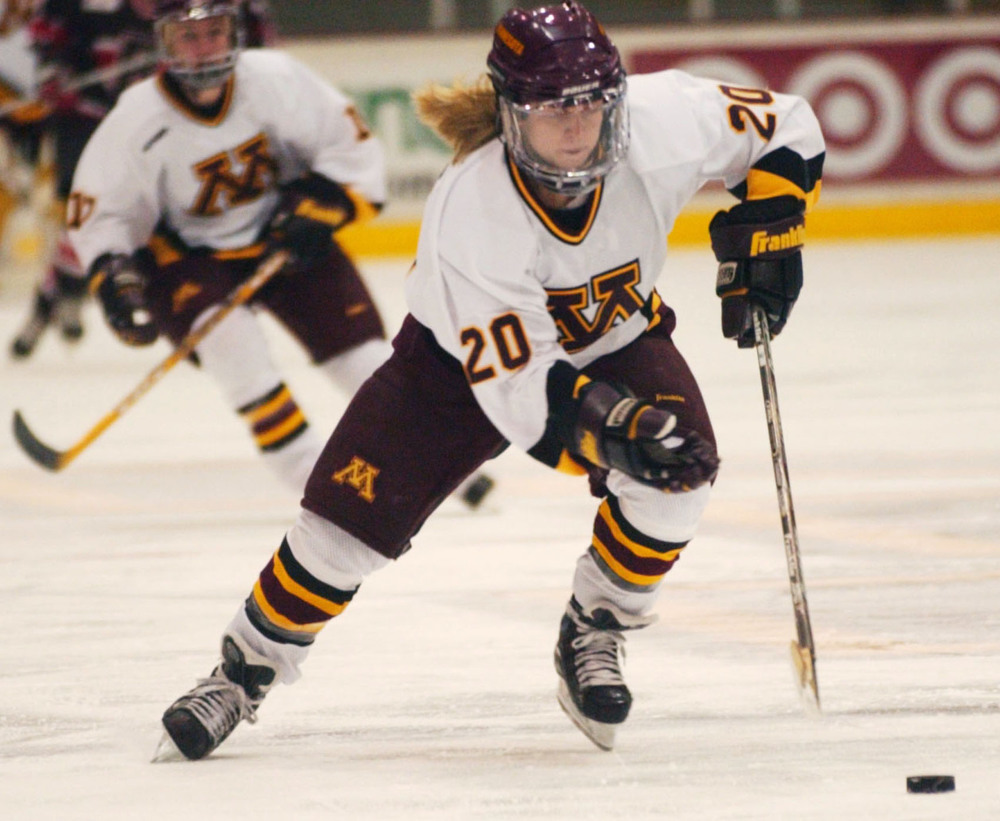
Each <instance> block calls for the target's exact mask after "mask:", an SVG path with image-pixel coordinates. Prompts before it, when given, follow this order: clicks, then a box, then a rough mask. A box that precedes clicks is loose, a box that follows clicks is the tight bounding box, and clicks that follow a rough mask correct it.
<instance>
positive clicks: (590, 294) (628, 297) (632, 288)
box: [546, 259, 643, 353]
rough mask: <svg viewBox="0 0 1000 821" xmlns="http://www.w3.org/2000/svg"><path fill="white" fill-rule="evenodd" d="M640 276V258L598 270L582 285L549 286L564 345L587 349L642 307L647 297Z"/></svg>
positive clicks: (551, 310) (553, 314)
mask: <svg viewBox="0 0 1000 821" xmlns="http://www.w3.org/2000/svg"><path fill="white" fill-rule="evenodd" d="M639 278H640V273H639V260H637V259H636V260H633V261H632V262H630V263H628V264H627V265H623V266H622V267H620V268H615V269H614V270H612V271H606V272H605V273H603V274H597V275H596V276H594V277H592V278H591V280H590V282H589V283H587V284H586V285H581V286H580V287H579V288H568V289H566V290H552V291H550V290H547V291H546V293H548V296H549V299H548V308H549V315H550V316H551V317H552V321H553V322H555V323H556V327H557V328H558V329H559V343H560V344H561V345H562V346H563V349H564V350H565V351H566V352H567V353H574V352H575V351H579V350H583V349H584V348H586V347H587V346H588V345H591V344H592V343H594V342H595V341H597V340H598V339H600V337H602V336H603V335H604V334H606V333H607V332H608V331H609V330H611V328H612V327H614V325H615V324H617V323H618V322H624V321H625V320H627V319H628V318H629V317H630V316H632V314H634V313H635V312H636V311H638V310H639V309H640V308H642V306H643V298H642V296H641V295H640V294H639V292H638V291H637V290H636V286H637V285H638V284H639ZM588 317H592V318H591V319H588Z"/></svg>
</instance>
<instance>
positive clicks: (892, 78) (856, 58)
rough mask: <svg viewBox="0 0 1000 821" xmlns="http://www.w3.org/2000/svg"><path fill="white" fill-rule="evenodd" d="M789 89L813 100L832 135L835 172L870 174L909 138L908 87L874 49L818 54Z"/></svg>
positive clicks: (831, 169) (829, 143)
mask: <svg viewBox="0 0 1000 821" xmlns="http://www.w3.org/2000/svg"><path fill="white" fill-rule="evenodd" d="M787 90H788V91H789V92H791V93H792V94H800V95H801V96H803V97H805V98H806V99H807V100H809V101H810V103H811V104H812V105H813V108H814V109H815V111H816V115H817V116H818V117H819V119H820V124H821V125H822V126H823V131H824V134H826V137H827V159H826V162H827V170H828V171H829V173H830V175H831V176H837V177H848V178H849V177H865V176H869V175H871V174H873V173H875V172H877V171H879V170H881V169H882V168H883V167H884V166H886V165H887V164H888V163H889V162H890V161H891V160H892V158H893V157H894V156H895V155H896V153H897V151H898V150H899V147H900V146H901V145H902V143H903V141H904V140H905V139H906V124H907V117H906V112H907V101H906V90H905V89H904V88H903V86H902V84H901V83H900V81H899V80H898V79H897V78H896V75H895V74H894V73H893V71H892V69H890V68H889V67H888V66H886V65H885V64H884V63H883V62H882V61H881V60H878V59H876V58H875V57H872V56H870V55H868V54H863V53H861V52H857V51H847V52H838V53H834V54H825V55H822V56H820V57H816V58H814V59H812V60H810V61H809V62H808V63H806V64H805V65H804V66H803V67H802V68H801V69H800V70H799V71H798V72H796V73H795V74H794V75H793V76H792V78H791V80H790V81H789V83H788V89H787Z"/></svg>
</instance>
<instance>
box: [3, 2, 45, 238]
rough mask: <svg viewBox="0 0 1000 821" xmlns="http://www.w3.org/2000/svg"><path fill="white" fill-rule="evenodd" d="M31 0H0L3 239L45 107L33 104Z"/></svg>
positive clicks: (34, 152)
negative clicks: (29, 27) (29, 30)
mask: <svg viewBox="0 0 1000 821" xmlns="http://www.w3.org/2000/svg"><path fill="white" fill-rule="evenodd" d="M30 15H31V6H30V3H29V2H28V0H0V111H2V112H3V113H2V114H0V242H2V241H3V237H4V228H5V225H6V223H7V220H8V218H9V217H10V216H11V214H12V213H13V212H14V211H15V210H16V209H17V208H18V206H19V205H20V203H21V202H22V201H24V200H26V199H28V188H29V186H30V178H31V176H32V174H31V167H32V166H34V165H35V164H36V160H37V157H38V147H39V138H40V128H39V127H38V121H39V120H40V119H41V118H42V117H44V115H45V111H44V107H43V106H39V105H37V104H32V98H33V96H34V90H35V56H34V53H33V51H32V48H31V40H30V37H29V35H28V26H27V22H28V18H29V17H30Z"/></svg>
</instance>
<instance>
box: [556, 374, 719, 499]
mask: <svg viewBox="0 0 1000 821" xmlns="http://www.w3.org/2000/svg"><path fill="white" fill-rule="evenodd" d="M573 428H574V430H573V438H574V443H573V444H574V448H573V449H574V450H575V451H576V452H577V453H579V454H580V455H581V456H583V457H584V458H586V459H587V460H588V461H590V462H593V463H594V464H598V465H601V466H602V467H608V468H615V469H617V470H620V471H622V472H624V473H627V474H628V475H629V476H632V477H634V478H636V479H639V480H641V481H643V482H647V483H648V484H652V485H656V486H657V487H662V488H666V489H667V490H670V491H672V492H675V493H676V492H680V491H685V490H694V488H696V487H699V486H700V485H703V484H705V483H706V482H711V481H713V480H714V479H715V476H716V474H717V473H718V471H719V457H718V456H717V455H716V453H715V448H714V447H712V445H711V444H709V443H708V442H706V441H705V440H704V439H703V438H702V437H701V436H700V435H699V434H697V433H695V432H694V431H687V432H685V431H681V430H679V429H678V428H677V417H675V416H674V415H673V414H672V413H668V412H667V411H665V410H662V409H661V408H657V407H655V406H653V405H651V404H650V403H649V402H646V401H644V400H642V399H634V398H632V397H628V396H624V395H623V394H622V393H620V392H619V391H618V390H616V389H615V388H613V387H612V386H611V385H609V384H607V383H606V382H591V383H590V384H588V385H586V386H585V387H584V388H583V390H582V391H581V398H580V405H579V410H578V413H577V416H576V423H575V425H574V426H573Z"/></svg>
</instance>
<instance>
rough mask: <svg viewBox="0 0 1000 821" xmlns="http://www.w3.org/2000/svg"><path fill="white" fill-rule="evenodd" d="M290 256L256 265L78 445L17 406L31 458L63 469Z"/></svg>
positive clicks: (18, 427) (18, 433)
mask: <svg viewBox="0 0 1000 821" xmlns="http://www.w3.org/2000/svg"><path fill="white" fill-rule="evenodd" d="M288 258H289V254H288V252H287V251H278V252H276V253H274V254H272V255H271V256H269V257H268V258H267V259H265V260H264V261H263V262H261V264H260V265H258V266H257V270H256V271H254V273H253V276H251V277H250V278H249V279H248V280H246V281H245V282H243V283H242V284H241V285H238V286H237V287H236V288H234V289H233V290H232V291H230V292H229V295H228V296H227V297H226V298H225V299H224V300H223V301H222V302H221V303H220V304H219V308H218V310H216V311H215V313H213V314H212V315H211V316H210V317H209V318H208V319H207V320H206V321H205V323H204V324H203V325H201V326H199V327H198V329H197V330H194V331H191V333H189V334H188V335H187V336H186V337H184V339H182V340H181V341H180V344H178V346H177V347H176V348H175V349H174V351H173V353H171V354H170V356H168V357H167V358H166V359H164V360H163V361H162V362H161V363H160V364H159V365H157V366H156V367H155V368H153V370H151V371H150V372H149V373H148V374H147V375H146V378H145V379H143V380H142V382H140V383H139V384H138V385H136V387H135V388H133V389H132V391H131V393H129V394H128V396H126V397H125V398H124V399H122V401H121V402H119V403H118V404H117V405H115V407H114V408H112V409H111V410H110V411H108V413H106V414H105V415H104V416H103V417H102V418H101V419H100V421H98V423H97V424H96V425H94V427H92V428H91V429H90V430H89V431H87V433H86V434H85V435H84V436H83V438H81V439H80V441H78V442H77V443H76V444H75V445H73V446H71V447H69V448H67V449H66V450H56V449H55V448H52V447H49V446H48V445H46V444H45V443H44V442H42V441H41V439H39V438H38V437H37V436H35V434H34V433H32V432H31V428H29V427H28V423H27V422H25V421H24V417H23V416H21V412H20V411H17V410H16V411H14V438H15V439H16V440H17V443H18V444H19V445H20V446H21V448H22V449H23V450H24V452H25V453H26V454H28V456H30V457H31V459H32V460H34V461H35V462H37V463H38V464H39V465H41V466H42V467H43V468H47V469H48V470H51V471H59V470H62V469H63V468H64V467H66V466H67V465H68V464H69V463H70V462H72V461H73V460H74V459H76V457H77V456H79V455H80V454H81V453H82V452H83V451H84V450H85V449H86V448H87V447H89V446H90V445H91V443H93V441H94V440H95V439H97V437H98V436H100V435H101V434H102V433H104V431H106V430H107V429H108V428H109V427H111V425H112V424H113V423H114V422H115V421H117V420H118V419H120V418H121V417H122V416H123V415H124V414H125V412H126V411H127V410H128V409H129V408H131V407H132V406H133V405H134V404H135V403H136V402H137V401H139V399H140V398H142V397H143V396H144V395H145V394H146V392H147V391H149V389H150V388H152V387H153V385H155V384H156V383H157V382H159V381H160V379H162V378H163V376H164V375H165V374H166V373H167V372H168V371H170V370H171V369H172V368H173V367H174V365H176V364H177V363H178V362H180V361H181V360H183V359H186V358H187V357H188V356H189V355H190V354H191V352H192V351H194V349H195V348H196V347H197V346H198V343H200V342H201V341H202V340H203V339H204V338H205V337H206V336H208V335H209V334H210V333H211V332H212V330H214V329H215V327H216V326H217V325H218V324H219V323H220V322H222V320H223V319H225V318H226V317H227V316H229V314H231V313H232V312H233V310H234V309H235V308H237V307H239V306H240V305H242V304H244V303H245V302H247V301H248V300H249V299H250V298H251V297H252V296H253V295H254V294H255V293H257V291H259V290H260V289H261V287H263V285H264V284H265V283H266V282H268V281H269V280H270V279H271V278H272V277H273V276H274V275H275V274H277V273H278V271H280V270H281V269H282V268H283V267H284V265H285V263H286V262H288Z"/></svg>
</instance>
